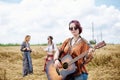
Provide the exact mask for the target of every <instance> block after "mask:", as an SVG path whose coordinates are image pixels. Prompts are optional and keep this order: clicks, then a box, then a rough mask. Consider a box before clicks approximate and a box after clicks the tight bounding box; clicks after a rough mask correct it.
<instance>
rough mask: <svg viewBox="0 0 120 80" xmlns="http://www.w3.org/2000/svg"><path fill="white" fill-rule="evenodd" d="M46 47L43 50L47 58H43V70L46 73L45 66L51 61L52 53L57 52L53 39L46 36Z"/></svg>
mask: <svg viewBox="0 0 120 80" xmlns="http://www.w3.org/2000/svg"><path fill="white" fill-rule="evenodd" d="M47 40H48V45H47V48H45V51H46V52H47V56H46V58H45V65H44V70H43V71H46V64H47V63H48V62H49V61H50V60H53V56H54V53H55V52H56V51H57V50H58V49H57V46H56V45H55V44H54V43H53V37H52V36H48V38H47Z"/></svg>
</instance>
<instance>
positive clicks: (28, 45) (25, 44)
mask: <svg viewBox="0 0 120 80" xmlns="http://www.w3.org/2000/svg"><path fill="white" fill-rule="evenodd" d="M27 47H28V48H30V44H29V43H28V44H27V43H26V42H23V43H22V45H21V49H20V50H21V51H22V52H32V50H31V48H30V50H27V49H25V50H23V48H27Z"/></svg>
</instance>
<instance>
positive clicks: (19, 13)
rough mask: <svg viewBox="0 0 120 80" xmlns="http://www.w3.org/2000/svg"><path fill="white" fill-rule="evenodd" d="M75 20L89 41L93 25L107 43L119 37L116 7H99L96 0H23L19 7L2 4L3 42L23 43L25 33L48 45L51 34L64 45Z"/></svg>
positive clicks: (0, 39) (119, 12) (119, 16)
mask: <svg viewBox="0 0 120 80" xmlns="http://www.w3.org/2000/svg"><path fill="white" fill-rule="evenodd" d="M72 19H77V20H79V21H80V23H81V25H82V26H83V33H82V36H83V37H84V38H86V39H87V40H90V39H91V34H92V33H91V26H92V25H91V23H92V22H94V27H95V33H96V34H95V38H97V37H98V36H99V34H100V32H101V31H100V30H102V33H103V39H105V40H106V41H107V42H113V40H112V39H111V38H113V37H114V39H115V38H118V36H114V34H116V33H117V34H120V32H119V31H118V30H119V29H120V28H119V27H120V24H119V22H120V10H118V9H116V8H115V7H114V6H110V7H107V6H106V5H102V6H97V7H96V6H95V3H94V0H22V1H21V3H19V4H9V3H2V2H0V28H1V29H0V32H1V33H0V43H21V42H22V41H23V40H24V36H25V35H26V34H30V35H31V36H32V38H31V43H45V42H47V40H46V39H47V36H49V35H52V36H53V37H54V41H55V42H57V43H58V42H62V41H63V40H65V38H67V37H71V36H72V35H71V34H70V32H69V30H68V23H69V22H70V21H71V20H72ZM99 29H100V30H99ZM108 30H109V31H110V32H111V33H109V32H108ZM116 31H117V32H116ZM8 37H9V39H8ZM117 43H120V42H119V41H118V42H117Z"/></svg>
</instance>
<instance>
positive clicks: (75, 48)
mask: <svg viewBox="0 0 120 80" xmlns="http://www.w3.org/2000/svg"><path fill="white" fill-rule="evenodd" d="M69 30H70V32H71V33H72V35H73V37H72V38H68V39H66V40H65V41H64V42H63V44H62V46H61V47H60V50H59V52H56V53H55V55H54V66H55V67H56V68H60V67H62V65H61V63H60V60H59V59H60V58H62V57H64V56H65V55H67V54H70V55H71V56H72V58H75V57H77V56H79V55H81V54H82V53H83V52H85V51H88V54H87V56H85V57H83V58H81V59H79V60H78V61H76V62H75V65H76V70H75V72H74V73H72V74H70V75H68V76H67V77H66V78H65V79H64V80H87V78H88V72H87V69H86V67H85V66H86V63H88V62H89V61H91V59H92V58H93V56H92V52H94V49H93V48H92V47H91V46H90V45H88V43H87V41H86V40H85V39H83V38H82V37H81V36H80V34H81V32H82V27H81V25H80V23H79V21H77V20H72V21H71V22H70V23H69ZM61 80H63V79H62V76H61Z"/></svg>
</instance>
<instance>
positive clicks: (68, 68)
mask: <svg viewBox="0 0 120 80" xmlns="http://www.w3.org/2000/svg"><path fill="white" fill-rule="evenodd" d="M105 45H106V43H105V42H104V41H102V42H100V43H98V44H97V45H96V46H94V49H99V48H101V47H103V46H105ZM87 54H88V50H87V51H85V52H83V53H82V54H81V55H79V56H77V57H75V58H74V59H73V58H72V57H71V55H70V54H67V55H65V56H64V57H63V58H62V59H61V63H62V68H59V69H58V68H57V69H56V68H55V67H54V61H53V60H51V61H49V62H48V63H47V65H46V74H47V78H48V80H64V79H65V78H66V77H67V76H68V75H70V74H72V73H74V72H75V71H76V68H77V67H76V65H75V62H76V61H78V60H79V59H81V58H83V57H84V56H86V55H87Z"/></svg>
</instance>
